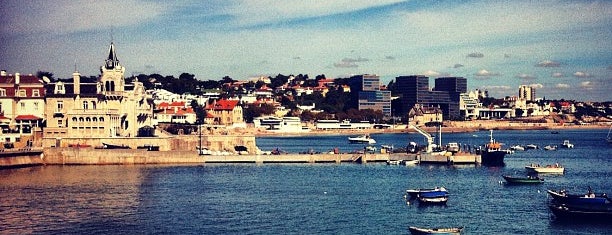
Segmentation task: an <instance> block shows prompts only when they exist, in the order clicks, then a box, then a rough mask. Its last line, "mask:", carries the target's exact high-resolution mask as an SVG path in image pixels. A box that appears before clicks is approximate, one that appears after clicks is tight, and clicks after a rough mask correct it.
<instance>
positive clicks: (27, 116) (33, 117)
mask: <svg viewBox="0 0 612 235" xmlns="http://www.w3.org/2000/svg"><path fill="white" fill-rule="evenodd" d="M40 119H42V118H39V117H37V116H34V115H31V114H27V115H18V116H17V117H15V120H40Z"/></svg>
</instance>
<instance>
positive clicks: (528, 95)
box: [518, 85, 536, 101]
mask: <svg viewBox="0 0 612 235" xmlns="http://www.w3.org/2000/svg"><path fill="white" fill-rule="evenodd" d="M535 92H536V89H535V88H533V87H530V86H527V85H521V86H520V87H519V95H518V96H519V99H524V100H527V101H534V100H535V99H536V94H535Z"/></svg>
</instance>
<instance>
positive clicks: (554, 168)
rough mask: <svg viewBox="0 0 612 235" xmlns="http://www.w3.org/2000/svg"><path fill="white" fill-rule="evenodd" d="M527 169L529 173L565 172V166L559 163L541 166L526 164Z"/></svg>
mask: <svg viewBox="0 0 612 235" xmlns="http://www.w3.org/2000/svg"><path fill="white" fill-rule="evenodd" d="M525 169H526V170H527V172H529V173H552V174H563V172H564V171H565V167H563V166H561V165H560V164H559V163H555V164H554V165H546V166H540V164H531V165H529V166H525Z"/></svg>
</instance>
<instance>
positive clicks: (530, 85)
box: [529, 83, 544, 89]
mask: <svg viewBox="0 0 612 235" xmlns="http://www.w3.org/2000/svg"><path fill="white" fill-rule="evenodd" d="M529 87H531V88H535V89H542V88H544V85H542V84H540V83H533V84H529Z"/></svg>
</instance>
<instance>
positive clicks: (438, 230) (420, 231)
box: [408, 227, 463, 235]
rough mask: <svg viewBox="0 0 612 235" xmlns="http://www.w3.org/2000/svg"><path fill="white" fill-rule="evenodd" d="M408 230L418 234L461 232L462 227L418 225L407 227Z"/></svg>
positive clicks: (414, 234)
mask: <svg viewBox="0 0 612 235" xmlns="http://www.w3.org/2000/svg"><path fill="white" fill-rule="evenodd" d="M408 230H409V231H410V234H413V235H420V234H461V231H462V230H463V227H458V228H418V227H409V228H408Z"/></svg>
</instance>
